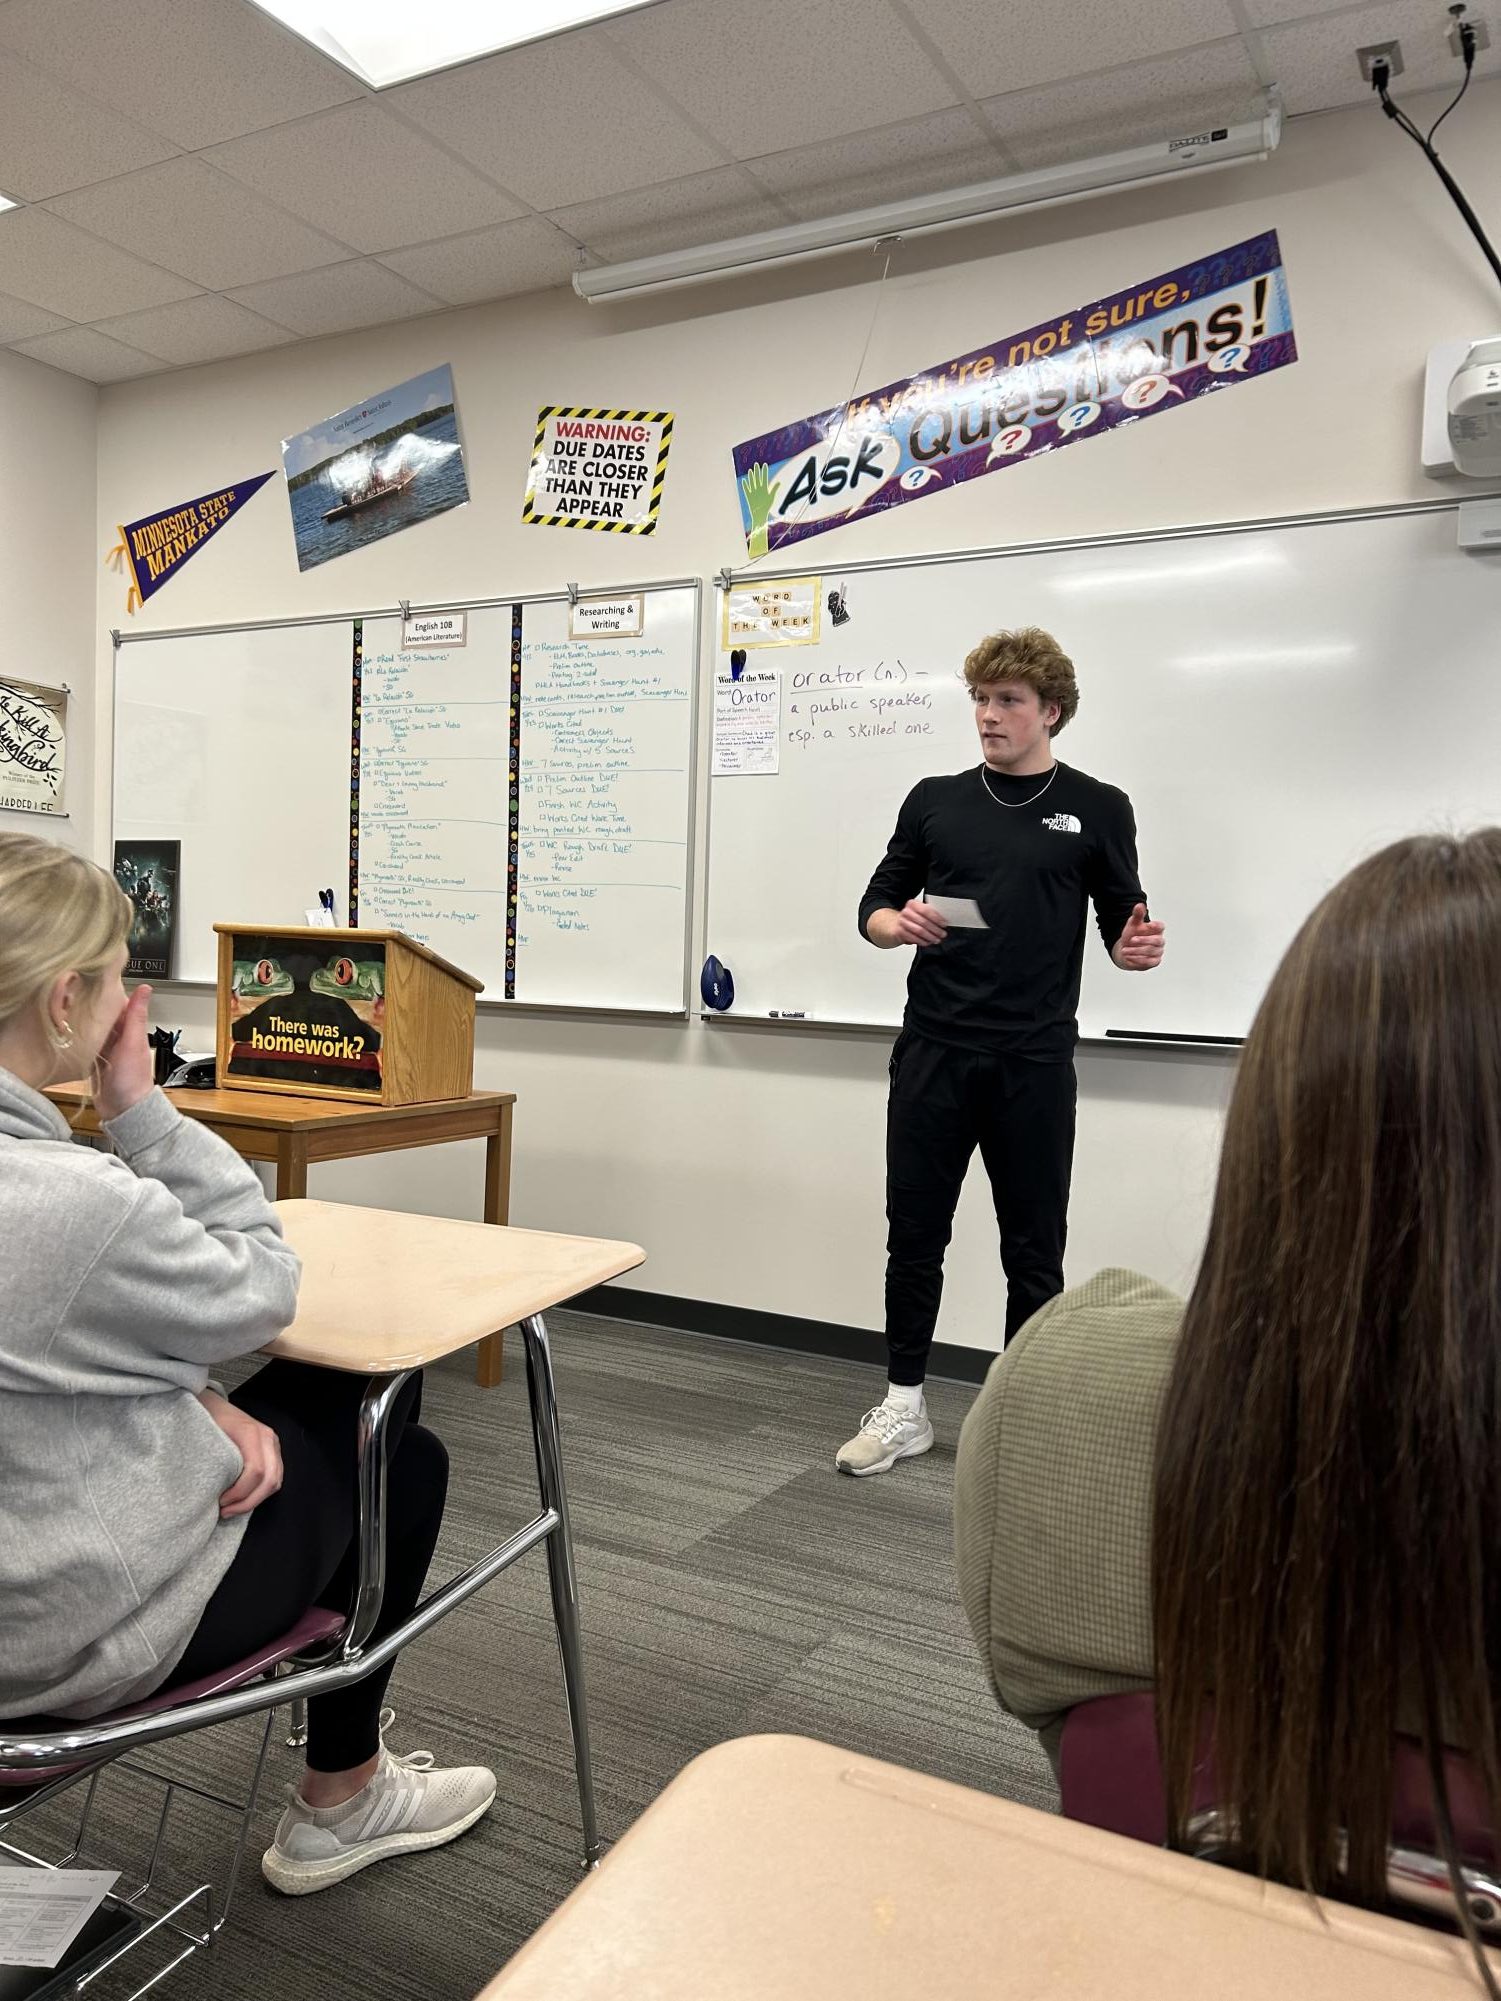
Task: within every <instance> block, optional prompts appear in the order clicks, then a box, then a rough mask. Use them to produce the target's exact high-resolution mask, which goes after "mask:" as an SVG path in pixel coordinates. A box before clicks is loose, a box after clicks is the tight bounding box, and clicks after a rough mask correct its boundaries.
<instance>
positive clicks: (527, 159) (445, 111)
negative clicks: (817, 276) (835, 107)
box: [389, 10, 724, 209]
mask: <svg viewBox="0 0 1501 2001" xmlns="http://www.w3.org/2000/svg"><path fill="white" fill-rule="evenodd" d="M669 11H671V10H669ZM389 98H390V102H391V103H393V104H394V105H395V106H396V107H397V109H398V110H399V111H401V112H402V113H403V114H404V115H405V116H406V117H408V118H412V119H415V121H416V122H417V123H418V124H419V125H421V126H422V127H423V128H424V129H425V130H426V131H429V132H431V133H433V134H434V135H435V137H437V138H439V139H441V140H443V141H444V143H445V144H447V145H449V146H452V147H453V148H454V149H455V151H456V152H459V153H462V154H463V156H464V158H465V159H466V160H472V161H473V163H474V164H475V166H476V167H479V168H480V169H481V170H482V171H483V172H484V173H487V174H490V175H492V176H493V177H494V179H496V180H497V181H499V182H501V183H502V185H503V186H505V187H507V188H509V189H510V190H511V192H512V193H513V194H516V195H519V196H520V198H521V200H522V201H524V202H529V203H530V204H531V206H532V207H533V208H537V209H552V208H557V207H560V206H561V205H562V204H563V203H565V202H579V201H588V200H590V199H592V198H593V197H594V196H596V195H603V194H607V193H610V192H611V191H613V190H618V189H621V188H632V187H642V186H645V185H646V184H648V183H650V182H654V181H661V180H666V179H667V178H668V177H669V176H671V175H674V174H692V173H696V172H697V171H698V170H699V169H700V168H703V167H712V166H715V165H717V164H718V163H719V162H720V161H721V160H722V159H723V158H724V155H723V154H722V153H719V152H716V151H715V149H714V148H713V147H712V146H711V145H709V144H708V142H707V141H706V140H704V139H702V138H701V137H700V136H699V134H698V133H697V132H695V131H694V130H693V128H692V127H691V126H690V125H688V124H687V123H685V122H684V121H683V120H682V119H679V118H676V117H674V115H673V113H672V110H671V109H670V107H669V106H668V105H666V104H665V103H663V101H662V100H661V99H660V98H659V97H657V96H656V95H655V94H654V93H653V92H652V91H651V90H649V89H648V88H647V87H646V86H645V85H643V84H642V83H641V82H640V81H639V80H638V79H637V78H636V77H634V76H632V75H631V74H629V72H627V71H625V70H623V69H622V67H621V64H620V62H619V60H618V58H617V56H616V54H615V52H614V50H613V49H611V48H610V47H609V45H608V44H607V43H606V42H604V41H603V40H602V39H601V38H600V36H599V35H598V34H597V33H595V34H590V33H587V32H585V33H580V34H573V35H564V36H561V37H559V39H558V40H556V41H552V42H534V43H533V44H532V45H531V46H530V47H529V48H524V49H511V50H508V51H507V52H506V54H504V55H500V56H491V57H490V58H489V60H488V61H486V62H482V63H473V64H471V65H470V66H469V67H468V68H467V69H456V70H449V71H447V72H446V73H445V74H444V75H442V76H433V77H427V78H425V79H424V80H423V81H422V82H420V83H410V84H403V85H402V86H401V87H400V88H399V89H397V90H393V91H391V92H390V93H389Z"/></svg>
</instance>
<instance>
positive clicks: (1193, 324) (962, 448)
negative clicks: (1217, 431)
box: [735, 230, 1298, 559]
mask: <svg viewBox="0 0 1501 2001" xmlns="http://www.w3.org/2000/svg"><path fill="white" fill-rule="evenodd" d="M1297 358H1298V351H1297V348H1296V346H1295V344H1294V341H1293V326H1292V311H1291V308H1290V306H1289V304H1288V298H1287V280H1286V276H1285V273H1284V272H1283V268H1282V255H1281V251H1280V249H1279V248H1278V244H1277V236H1276V232H1275V231H1274V230H1269V231H1268V232H1267V233H1266V235H1264V236H1256V237H1252V238H1251V239H1250V240H1249V241H1248V242H1246V243H1237V244H1235V245H1234V246H1233V247H1232V248H1231V249H1229V250H1222V251H1220V252H1218V253H1217V254H1216V255H1214V256H1212V257H1204V258H1200V259H1199V260H1198V262H1197V263H1193V264H1184V265H1180V266H1179V268H1178V269H1177V270H1175V271H1168V272H1165V273H1164V274H1163V275H1162V276H1161V277H1160V278H1149V279H1147V280H1146V282H1145V283H1143V284H1141V285H1137V286H1135V287H1133V288H1132V290H1130V291H1128V292H1116V293H1113V294H1112V295H1111V296H1110V297H1109V298H1104V299H1098V300H1096V301H1094V302H1093V303H1092V304H1090V305H1086V306H1079V307H1076V308H1075V309H1074V310H1073V311H1071V312H1067V313H1063V314H1061V315H1060V316H1059V317H1058V318H1057V319H1054V320H1050V321H1048V322H1047V323H1046V324H1045V325H1043V326H1038V327H1032V328H1029V329H1028V331H1027V332H1025V333H1019V334H1012V335H1010V336H1009V337H1008V338H1006V339H1003V340H999V341H995V342H992V343H991V345H990V346H989V347H985V348H977V349H976V350H975V351H974V353H972V354H966V355H961V356H960V357H959V358H958V359H957V360H955V361H947V362H944V363H943V364H942V365H941V366H940V367H938V368H935V369H930V370H929V371H928V372H927V373H926V374H923V375H917V376H913V377H911V378H910V379H909V380H907V381H905V382H893V383H890V384H888V385H887V387H886V388H884V389H877V390H874V391H872V392H871V393H869V394H862V395H859V396H857V397H855V398H854V399H853V400H852V401H851V402H850V403H848V404H841V405H838V406H837V407H836V408H834V409H832V410H825V411H822V412H821V413H820V414H819V415H818V416H816V417H805V418H802V419H801V420H800V421H799V422H797V423H794V424H788V425H786V426H784V427H783V429H781V430H779V431H769V432H767V433H765V434H764V435H763V436H762V437H759V438H751V439H750V440H748V442H747V443H745V444H743V445H737V446H736V447H735V477H736V480H737V482H738V485H739V492H740V514H741V520H742V522H743V524H744V528H745V539H746V543H747V547H748V550H749V554H750V556H751V558H752V559H754V558H756V557H758V556H764V555H765V554H766V553H767V552H768V550H771V549H776V548H779V547H782V546H783V545H785V544H786V543H789V542H798V541H801V540H802V539H803V538H804V537H805V536H808V535H821V534H823V533H824V532H825V531H826V530H827V529H830V528H837V527H838V526H839V525H840V524H841V523H842V522H845V521H848V520H850V519H851V517H852V516H854V515H856V514H859V513H862V512H864V513H868V514H872V513H877V512H879V511H880V510H881V509H882V508H887V507H900V506H902V505H903V504H904V503H905V502H906V501H909V500H917V499H921V498H924V497H925V496H927V495H929V494H934V493H941V492H942V491H943V490H944V488H945V487H949V486H954V485H957V484H958V482H959V481H961V480H968V479H977V478H978V477H979V476H980V475H981V474H982V473H988V472H996V471H999V470H1000V469H1001V468H1002V467H1004V466H1011V465H1021V464H1024V463H1025V462H1026V460H1028V459H1034V458H1038V457H1040V456H1041V454H1042V453H1044V452H1052V451H1058V450H1060V449H1061V448H1062V447H1063V446H1064V445H1072V444H1076V443H1078V441H1079V440H1080V439H1081V438H1093V437H1099V436H1100V435H1101V434H1102V433H1104V432H1106V431H1113V430H1118V429H1119V428H1120V426H1121V425H1123V424H1134V423H1136V422H1137V421H1138V420H1139V419H1140V418H1142V417H1147V416H1151V415H1153V414H1154V413H1155V412H1157V411H1160V410H1166V409H1170V408H1172V407H1173V406H1174V405H1175V404H1179V403H1182V402H1186V401H1188V400H1189V399H1190V398H1192V397H1195V396H1202V395H1205V394H1206V393H1208V392H1211V391H1215V390H1219V389H1226V388H1228V387H1230V385H1231V384H1232V383H1235V382H1237V381H1242V380H1244V379H1245V378H1246V377H1247V376H1251V375H1265V374H1267V373H1269V372H1270V371H1271V370H1272V369H1274V368H1283V367H1285V366H1286V365H1287V363H1288V362H1290V361H1296V360H1297Z"/></svg>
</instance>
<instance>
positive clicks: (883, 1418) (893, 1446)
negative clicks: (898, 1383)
mask: <svg viewBox="0 0 1501 2001" xmlns="http://www.w3.org/2000/svg"><path fill="white" fill-rule="evenodd" d="M932 1449H933V1426H932V1424H931V1423H930V1422H929V1419H928V1406H927V1405H926V1404H925V1403H921V1404H919V1405H918V1407H917V1409H916V1411H915V1412H914V1411H910V1410H908V1408H907V1406H906V1405H905V1404H901V1403H893V1402H892V1400H891V1398H890V1397H887V1399H886V1401H885V1402H884V1403H878V1404H877V1405H876V1407H875V1409H874V1410H868V1411H867V1412H866V1413H865V1415H864V1417H862V1418H861V1420H860V1429H859V1430H858V1431H857V1432H856V1434H855V1436H854V1437H853V1438H852V1439H851V1440H850V1442H849V1444H848V1445H841V1446H840V1448H839V1451H838V1453H837V1454H836V1455H835V1459H834V1464H835V1465H836V1466H837V1467H838V1468H839V1470H840V1472H841V1473H854V1474H857V1475H860V1474H865V1473H884V1472H886V1471H887V1469H888V1468H889V1467H892V1466H894V1465H895V1464H896V1462H897V1461H898V1459H915V1458H916V1457H917V1455H918V1454H919V1453H920V1452H930V1451H931V1450H932Z"/></svg>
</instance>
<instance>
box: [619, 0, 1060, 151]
mask: <svg viewBox="0 0 1501 2001" xmlns="http://www.w3.org/2000/svg"><path fill="white" fill-rule="evenodd" d="M944 4H945V5H946V4H947V0H944ZM975 4H976V12H977V14H978V15H979V16H980V17H981V18H982V19H983V20H984V21H985V22H987V23H993V21H994V19H995V16H996V13H997V12H998V11H999V10H998V9H997V8H996V6H995V4H994V0H975ZM985 32H986V34H987V35H988V36H990V37H992V38H993V36H994V33H995V30H994V27H993V25H988V26H987V27H986V30H985ZM1052 32H1054V33H1055V34H1056V30H1054V31H1052ZM607 33H608V39H609V40H610V41H611V42H613V43H614V45H615V46H616V47H617V48H618V49H620V50H622V51H623V52H624V53H625V54H626V55H628V56H629V57H630V59H631V60H632V62H634V63H636V64H637V65H638V67H640V68H641V69H644V70H647V71H650V72H651V73H652V74H654V75H655V76H658V77H660V79H661V81H662V85H663V88H664V89H665V90H668V91H670V92H671V94H672V96H673V97H674V98H676V99H677V101H678V102H679V103H680V104H683V105H685V106H687V107H688V108H689V109H690V110H691V111H692V113H693V116H694V117H695V118H696V119H697V120H698V121H699V123H700V124H701V125H703V126H704V127H705V129H706V130H707V131H710V132H712V133H713V134H714V136H715V137H716V138H717V139H718V140H719V142H720V143H721V145H723V146H724V147H725V148H726V149H727V150H728V151H729V152H731V153H733V154H735V155H736V156H737V157H738V158H740V159H742V160H745V159H750V158H751V157H753V156H754V155H756V154H760V153H768V152H780V151H782V150H783V149H784V148H786V147H791V146H806V145H808V144H810V143H814V142H817V141H819V140H823V139H832V138H836V137H838V136H839V135H840V134H841V133H845V132H859V131H864V130H865V129H867V128H868V127H870V126H874V125H888V124H890V123H891V122H892V121H893V120H894V119H899V118H911V117H913V116H914V115H915V114H917V113H919V112H923V111H937V110H940V109H941V108H942V107H944V106H946V105H951V104H953V102H954V92H953V91H952V90H951V89H950V87H949V85H948V84H947V83H946V82H945V80H944V78H943V76H942V75H941V74H940V72H939V71H938V70H937V69H936V68H935V67H934V65H933V64H932V63H931V62H930V61H929V59H928V57H927V56H926V54H925V53H924V52H923V50H922V48H921V46H920V45H919V44H918V42H916V41H915V40H914V39H913V37H912V36H911V35H910V34H909V33H908V32H907V29H906V28H905V26H904V25H903V24H902V23H901V22H900V21H899V20H898V19H897V17H896V15H895V14H894V13H893V12H892V10H891V8H890V7H889V6H888V5H887V0H818V6H817V8H816V9H813V8H810V7H809V5H808V0H758V4H757V5H756V6H754V7H741V6H726V5H725V4H724V0H672V4H671V5H670V6H666V7H648V8H646V9H645V10H644V12H642V13H640V14H628V15H626V16H625V17H624V18H623V19H622V20H619V21H615V22H612V23H611V24H610V27H609V29H608V31H607ZM603 129H604V131H605V132H608V127H605V128H603Z"/></svg>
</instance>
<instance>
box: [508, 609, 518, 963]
mask: <svg viewBox="0 0 1501 2001" xmlns="http://www.w3.org/2000/svg"><path fill="white" fill-rule="evenodd" d="M521 617H522V610H521V606H520V605H519V604H513V605H512V606H511V769H510V782H509V786H508V794H509V797H508V805H507V815H506V983H505V992H506V999H507V1000H515V998H516V893H517V884H518V881H519V878H520V868H519V862H520V854H521Z"/></svg>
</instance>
